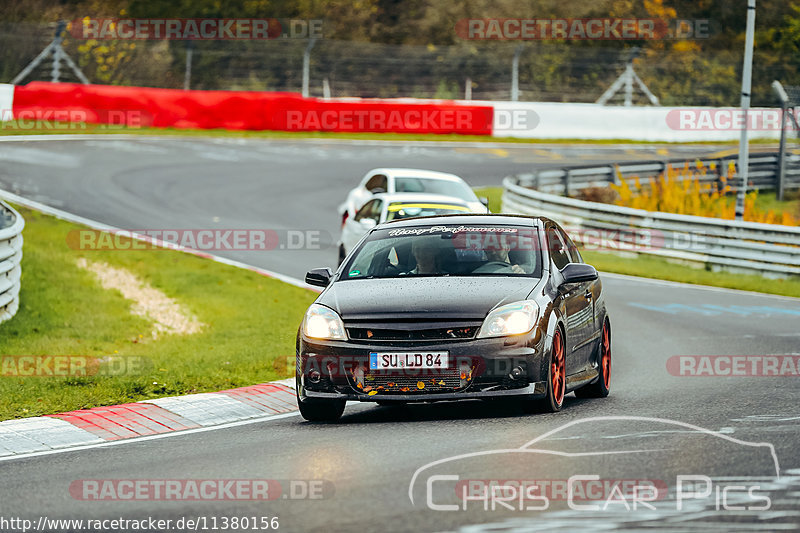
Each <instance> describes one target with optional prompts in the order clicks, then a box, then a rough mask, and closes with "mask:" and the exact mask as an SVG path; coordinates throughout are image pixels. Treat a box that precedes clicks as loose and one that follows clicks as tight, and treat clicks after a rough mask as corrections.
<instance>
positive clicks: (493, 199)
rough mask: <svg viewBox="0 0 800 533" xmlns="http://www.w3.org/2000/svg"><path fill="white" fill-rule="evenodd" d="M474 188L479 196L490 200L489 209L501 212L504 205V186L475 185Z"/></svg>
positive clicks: (493, 211)
mask: <svg viewBox="0 0 800 533" xmlns="http://www.w3.org/2000/svg"><path fill="white" fill-rule="evenodd" d="M473 190H474V191H475V194H477V195H478V197H479V198H480V197H484V198H486V199H487V200H489V205H488V207H489V211H491V212H492V213H499V212H500V211H501V210H502V209H501V208H502V205H503V188H502V187H474V188H473Z"/></svg>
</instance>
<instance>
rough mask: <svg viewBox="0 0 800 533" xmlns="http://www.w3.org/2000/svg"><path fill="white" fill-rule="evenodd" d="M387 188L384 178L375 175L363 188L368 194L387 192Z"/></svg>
mask: <svg viewBox="0 0 800 533" xmlns="http://www.w3.org/2000/svg"><path fill="white" fill-rule="evenodd" d="M387 187H388V186H387V184H386V176H384V175H383V174H375V175H374V176H372V177H371V178H370V179H369V180H367V183H366V185H364V188H365V189H367V190H368V191H369V192H387V191H388V189H387Z"/></svg>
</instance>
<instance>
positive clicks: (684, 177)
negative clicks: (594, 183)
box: [611, 161, 800, 226]
mask: <svg viewBox="0 0 800 533" xmlns="http://www.w3.org/2000/svg"><path fill="white" fill-rule="evenodd" d="M735 171H736V169H735V166H734V164H733V163H732V162H731V163H730V164H729V165H728V168H727V169H726V173H725V174H724V175H722V176H721V178H720V180H719V182H718V183H713V184H710V183H700V179H699V178H700V176H701V175H703V174H707V173H715V172H716V165H715V164H714V163H711V164H709V166H708V167H707V168H706V167H705V166H703V164H702V163H701V162H699V161H698V162H697V164H696V166H695V168H694V169H692V168H690V167H689V163H688V162H687V163H686V164H685V165H684V166H683V168H680V169H678V168H675V167H673V166H672V165H668V166H667V168H666V170H665V171H664V172H663V173H661V174H660V175H659V176H658V177H657V178H650V179H649V180H648V181H649V183H648V185H647V186H642V184H641V181H640V180H639V177H638V176H634V177H633V178H632V179H628V180H624V179H622V176H621V175H620V173H619V170H617V177H618V178H619V179H618V181H619V182H620V184H619V185H615V184H612V185H611V188H612V189H613V190H614V191H616V192H617V194H618V195H619V199H618V200H617V201H616V204H617V205H620V206H624V207H633V208H635V209H644V210H646V211H661V212H664V213H677V214H680V215H694V216H701V217H713V218H723V219H728V220H733V219H734V218H736V205H735V201H733V200H734V199H733V198H732V197H730V196H727V194H728V193H730V192H731V187H730V185H728V182H729V181H730V180H731V178H733V176H734V174H735ZM631 181H632V182H633V187H631V184H630V182H631ZM757 198H758V191H751V192H749V193H748V194H747V196H746V198H745V211H744V218H745V220H746V221H750V222H763V223H766V224H783V225H786V226H798V225H800V219H797V218H795V217H794V216H793V215H792V214H791V213H789V212H782V213H775V212H774V211H773V210H768V211H765V210H763V209H761V208H759V207H758V206H757V205H756V199H757Z"/></svg>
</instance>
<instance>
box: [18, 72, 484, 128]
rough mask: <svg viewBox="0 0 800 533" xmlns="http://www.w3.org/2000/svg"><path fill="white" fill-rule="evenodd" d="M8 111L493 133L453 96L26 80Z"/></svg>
mask: <svg viewBox="0 0 800 533" xmlns="http://www.w3.org/2000/svg"><path fill="white" fill-rule="evenodd" d="M13 112H14V118H16V119H20V120H45V121H46V120H52V121H73V122H74V121H81V122H86V123H89V124H113V125H118V126H121V125H125V126H129V127H157V128H166V127H172V128H197V129H216V128H221V129H230V130H279V131H340V132H395V133H443V134H446V133H459V134H465V135H491V134H492V121H493V109H492V107H490V106H486V105H482V106H481V105H465V104H459V103H456V102H453V101H432V102H430V103H428V102H421V101H419V100H410V99H409V100H404V99H396V100H362V99H356V98H353V99H350V98H347V99H318V98H303V97H301V96H299V95H297V94H293V93H279V92H254V91H183V90H178V89H154V88H148V87H121V86H110V85H80V84H71V83H48V82H32V83H29V84H27V85H24V86H19V87H16V88H15V90H14V110H13Z"/></svg>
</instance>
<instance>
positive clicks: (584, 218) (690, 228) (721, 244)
mask: <svg viewBox="0 0 800 533" xmlns="http://www.w3.org/2000/svg"><path fill="white" fill-rule="evenodd" d="M769 157H771V158H774V157H775V156H774V155H771V156H759V157H752V158H751V159H750V162H751V165H754V166H755V167H756V168H757V169H759V168H760V167H761V166H764V165H766V164H767V162H765V159H767V160H768V161H769V159H768V158H769ZM795 163H796V162H795ZM660 164H661V163H644V164H643V163H637V164H635V165H634V164H631V165H624V167H625V172H626V173H628V174H629V173H633V172H644V171H652V172H656V171H657V170H658V168H660V167H658V165H660ZM772 164H773V165H774V161H773V162H772ZM619 166H620V167H622V166H623V165H619ZM612 168H613V167H608V166H606V167H582V168H579V167H572V168H570V169H558V170H557V171H541V172H538V173H536V174H530V175H526V176H510V177H507V178H506V179H505V180H504V181H503V188H504V192H503V208H502V209H503V212H509V213H523V214H529V215H537V216H545V217H549V218H552V219H553V220H556V221H558V222H559V223H561V224H562V225H564V226H565V227H566V228H567V229H568V230H570V232H571V233H573V235H575V236H576V237H577V239H576V240H578V241H580V242H583V243H584V245H586V244H594V245H596V246H598V247H600V248H606V249H611V250H614V249H616V250H617V251H627V252H632V253H637V254H647V255H652V256H658V257H664V258H668V259H671V260H678V261H681V262H687V263H690V264H695V265H698V266H701V267H705V268H710V269H711V270H729V271H734V272H745V273H758V274H762V275H765V276H769V277H786V276H787V275H800V227H794V226H781V225H777V224H760V223H755V222H739V221H733V220H722V219H715V218H707V217H696V216H688V215H676V214H671V213H659V212H651V211H645V210H642V209H631V208H628V207H619V206H615V205H609V204H602V203H596V202H587V201H584V200H578V199H574V198H567V197H563V196H556V195H554V194H550V193H548V192H545V191H556V190H562V191H563V190H565V189H567V188H569V186H570V184H572V185H574V186H575V187H576V188H579V187H586V186H590V185H595V184H596V185H600V184H603V185H607V184H608V182H609V181H610V180H612V179H614V172H613V171H612ZM760 171H763V174H761V175H759V177H758V178H756V179H759V180H760V179H767V180H768V179H769V177H768V175H767V174H766V170H764V169H763V168H762V169H761V170H760ZM794 171H795V172H794V173H793V174H792V176H793V178H792V179H793V181H792V183H793V186H794V187H795V188H797V187H800V180H798V173H800V170H799V169H798V168H797V167H796V166H795V167H794ZM564 176H568V179H567V180H566V183H567V187H565V185H564V183H565V181H564ZM571 178H574V182H572V181H570V179H571ZM707 179H716V176H715V175H709V176H708V178H707ZM525 185H527V186H525ZM530 187H536V188H539V189H541V190H536V189H534V188H530Z"/></svg>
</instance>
